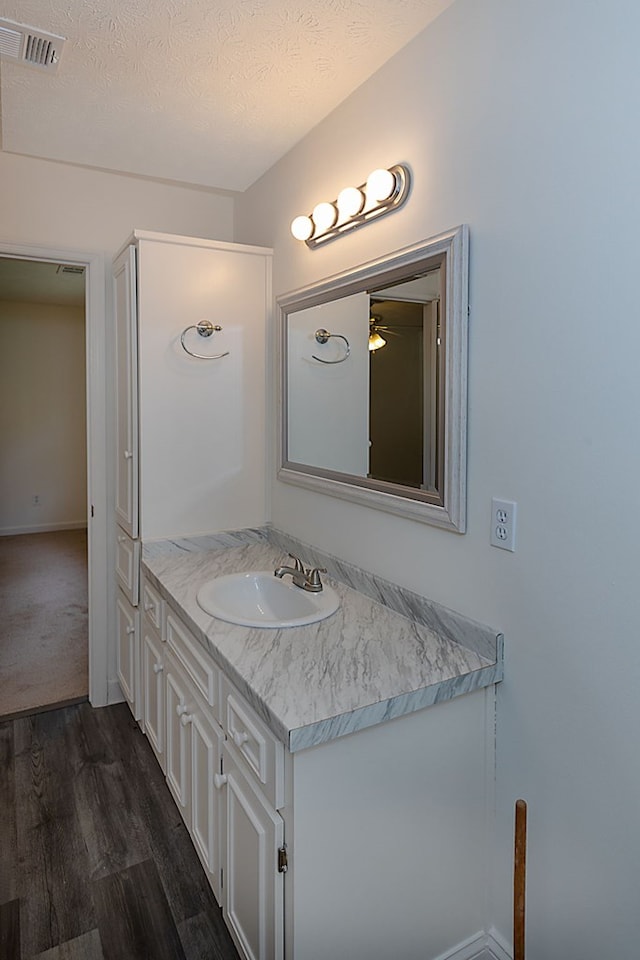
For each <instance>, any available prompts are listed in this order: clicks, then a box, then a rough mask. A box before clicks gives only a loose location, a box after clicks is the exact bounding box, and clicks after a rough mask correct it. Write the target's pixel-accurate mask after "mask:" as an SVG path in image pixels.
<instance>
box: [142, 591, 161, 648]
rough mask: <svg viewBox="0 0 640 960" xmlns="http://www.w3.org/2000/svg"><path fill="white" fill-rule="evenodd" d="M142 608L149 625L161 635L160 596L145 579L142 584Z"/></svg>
mask: <svg viewBox="0 0 640 960" xmlns="http://www.w3.org/2000/svg"><path fill="white" fill-rule="evenodd" d="M142 608H143V610H144V612H145V615H146V617H147V620H148V621H149V623H150V624H151V626H152V627H155V629H156V630H157V631H158V633H159V634H160V635H162V597H161V596H160V594H159V593H158V591H157V590H156V588H155V587H152V586H151V584H150V583H149V582H148V581H147V580H144V581H143V586H142Z"/></svg>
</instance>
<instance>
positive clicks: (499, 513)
mask: <svg viewBox="0 0 640 960" xmlns="http://www.w3.org/2000/svg"><path fill="white" fill-rule="evenodd" d="M516 507H517V504H516V503H514V501H513V500H497V499H496V498H495V497H494V498H493V500H492V501H491V546H493V547H500V549H501V550H511V552H513V551H514V550H515V549H516Z"/></svg>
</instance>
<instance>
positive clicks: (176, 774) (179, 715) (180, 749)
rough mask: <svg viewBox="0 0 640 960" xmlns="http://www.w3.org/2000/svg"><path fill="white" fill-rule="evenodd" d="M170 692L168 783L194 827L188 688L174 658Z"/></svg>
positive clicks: (167, 669)
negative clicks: (192, 817)
mask: <svg viewBox="0 0 640 960" xmlns="http://www.w3.org/2000/svg"><path fill="white" fill-rule="evenodd" d="M165 673H166V688H165V689H166V694H167V746H166V750H167V754H166V756H167V769H166V775H167V783H168V785H169V789H170V790H171V793H172V794H173V797H174V800H175V801H176V803H177V805H178V809H179V811H180V813H181V815H182V819H183V820H184V822H185V823H186V825H187V827H189V828H191V754H190V749H191V731H190V729H189V726H190V724H189V717H190V706H191V705H190V703H189V691H188V689H187V686H186V684H185V682H184V678H183V677H182V676H181V675H180V672H179V671H178V670H177V669H176V667H175V664H174V662H173V660H172V659H171V657H170V656H169V655H168V654H167V658H166V660H165Z"/></svg>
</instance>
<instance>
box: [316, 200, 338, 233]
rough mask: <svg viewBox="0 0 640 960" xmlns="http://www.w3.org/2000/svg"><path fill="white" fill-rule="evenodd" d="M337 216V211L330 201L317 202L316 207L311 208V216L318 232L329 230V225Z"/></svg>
mask: <svg viewBox="0 0 640 960" xmlns="http://www.w3.org/2000/svg"><path fill="white" fill-rule="evenodd" d="M337 217H338V211H337V210H336V208H335V207H334V205H333V204H332V203H328V202H325V203H319V204H318V205H317V206H316V207H314V208H313V213H312V214H311V218H312V220H313V222H314V223H315V225H316V230H317V232H318V233H323V232H324V231H325V230H330V229H331V227H332V226H333V225H334V223H335V222H336V219H337Z"/></svg>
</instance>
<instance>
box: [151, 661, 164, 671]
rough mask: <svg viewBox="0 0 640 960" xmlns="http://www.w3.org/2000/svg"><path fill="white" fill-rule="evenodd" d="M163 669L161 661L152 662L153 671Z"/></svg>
mask: <svg viewBox="0 0 640 960" xmlns="http://www.w3.org/2000/svg"><path fill="white" fill-rule="evenodd" d="M163 670H164V665H163V664H162V663H154V665H153V672H154V673H162V671H163Z"/></svg>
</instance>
